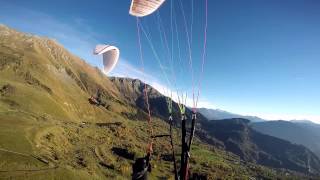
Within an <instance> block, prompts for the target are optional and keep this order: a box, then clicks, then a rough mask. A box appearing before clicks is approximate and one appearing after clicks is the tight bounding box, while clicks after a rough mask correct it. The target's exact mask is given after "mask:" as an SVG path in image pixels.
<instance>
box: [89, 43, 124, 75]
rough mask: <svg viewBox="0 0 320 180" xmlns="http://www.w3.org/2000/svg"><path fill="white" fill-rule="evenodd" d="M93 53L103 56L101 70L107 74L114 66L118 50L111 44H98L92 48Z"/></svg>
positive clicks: (117, 57)
mask: <svg viewBox="0 0 320 180" xmlns="http://www.w3.org/2000/svg"><path fill="white" fill-rule="evenodd" d="M93 54H95V55H101V54H102V56H103V71H104V73H106V74H108V73H109V72H111V71H112V69H113V68H114V67H115V66H116V64H117V62H118V60H119V56H120V50H119V49H118V48H117V47H115V46H111V45H106V44H99V45H97V46H96V48H95V49H94V52H93Z"/></svg>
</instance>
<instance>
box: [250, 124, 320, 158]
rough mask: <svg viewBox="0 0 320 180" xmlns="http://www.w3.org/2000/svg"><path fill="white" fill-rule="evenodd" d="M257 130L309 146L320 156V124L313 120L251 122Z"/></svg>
mask: <svg viewBox="0 0 320 180" xmlns="http://www.w3.org/2000/svg"><path fill="white" fill-rule="evenodd" d="M251 127H252V128H254V129H255V130H257V131H259V132H261V133H264V134H268V135H270V136H274V137H278V138H281V139H285V140H288V141H290V142H292V143H296V144H301V145H304V146H306V147H308V148H309V149H310V150H311V151H313V152H314V153H315V154H316V155H317V156H318V157H319V158H320V125H319V124H315V123H312V122H311V121H265V122H256V123H251Z"/></svg>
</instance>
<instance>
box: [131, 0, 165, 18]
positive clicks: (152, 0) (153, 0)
mask: <svg viewBox="0 0 320 180" xmlns="http://www.w3.org/2000/svg"><path fill="white" fill-rule="evenodd" d="M164 1H165V0H132V1H131V6H130V11H129V13H130V14H131V15H132V16H136V17H143V16H147V15H149V14H152V13H153V12H154V11H156V10H157V9H158V8H159V7H160V6H161V5H162V4H163V3H164Z"/></svg>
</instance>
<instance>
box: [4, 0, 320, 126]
mask: <svg viewBox="0 0 320 180" xmlns="http://www.w3.org/2000/svg"><path fill="white" fill-rule="evenodd" d="M181 2H183V7H184V10H185V15H186V20H187V26H188V29H187V30H188V31H189V34H191V22H192V21H191V19H192V13H191V8H192V6H191V0H181ZM208 4H209V7H208V11H209V13H208V46H207V58H206V64H205V69H204V74H203V79H202V88H201V96H200V102H199V106H206V107H210V108H219V109H223V110H227V111H231V112H234V113H240V114H245V115H257V116H260V117H263V118H267V119H310V120H313V121H317V122H320V111H319V108H320V82H319V79H320V68H319V67H320V59H319V58H320V44H319V42H320V23H319V19H320V11H319V9H320V1H317V0H259V1H257V0H241V1H240V0H223V1H222V0H208ZM129 6H130V1H129V0H95V1H75V0H68V1H62V0H55V1H43V0H28V1H21V0H11V1H4V0H0V23H2V24H5V25H8V26H9V27H12V28H15V29H17V30H19V31H23V32H29V33H33V34H37V35H42V36H47V37H50V38H53V39H56V40H57V41H58V42H59V43H61V44H63V45H64V46H65V47H66V48H67V49H68V50H70V51H71V52H73V53H74V54H76V55H78V56H79V57H81V58H83V59H85V60H86V61H87V62H88V63H90V64H92V65H94V66H98V67H100V68H101V67H102V64H101V59H100V57H95V56H93V55H92V49H93V48H94V46H95V45H96V44H98V43H108V44H113V45H115V46H117V47H119V48H120V51H121V59H120V61H119V64H118V66H117V67H116V69H115V70H114V71H113V72H112V73H113V75H121V76H130V77H135V78H140V79H144V80H145V81H147V82H148V83H150V84H152V85H153V86H156V87H157V88H158V89H159V90H161V89H163V87H167V88H170V89H173V90H175V89H179V90H181V91H187V92H188V94H189V96H190V94H191V91H192V88H191V87H192V80H191V79H192V78H191V75H190V71H189V65H188V51H187V40H186V39H187V38H186V35H185V28H184V21H183V16H182V12H181V10H180V9H179V0H174V1H173V7H174V12H175V16H174V17H175V19H176V21H177V31H178V36H176V34H175V33H173V34H174V35H173V36H171V35H172V32H171V26H170V22H171V21H170V10H171V9H170V8H171V1H169V0H167V2H166V3H165V4H164V5H163V6H162V7H161V9H160V11H159V12H158V13H154V15H152V16H149V17H147V18H144V19H142V20H141V21H142V26H143V28H144V29H145V31H146V33H147V34H148V36H149V37H150V38H151V39H152V42H153V45H154V47H155V49H156V53H157V54H158V56H159V59H160V60H161V62H162V68H163V69H164V72H165V73H166V74H168V78H169V79H170V81H171V85H170V84H169V83H168V82H167V81H166V80H165V78H164V76H163V75H162V70H161V68H160V66H159V63H158V61H157V59H156V58H155V56H154V54H153V53H152V50H151V49H150V46H149V44H148V42H147V39H146V37H145V36H144V35H143V34H141V36H142V46H143V54H144V61H145V71H144V72H142V71H141V63H140V60H139V53H138V44H137V31H136V19H135V18H134V17H131V16H130V15H129V14H128V9H129ZM193 7H194V13H193V19H194V21H193V26H192V45H191V46H192V58H193V66H194V67H193V68H194V71H195V75H194V76H195V81H198V79H199V70H200V67H201V52H202V47H203V30H204V19H205V16H204V0H194V6H193ZM160 21H161V22H162V23H159V22H160ZM159 24H160V31H159V26H158V25H159ZM159 32H162V33H165V34H166V41H167V44H168V46H169V52H168V50H167V49H168V48H167V47H166V43H165V39H164V38H165V36H162V37H161V36H160V35H159ZM177 37H178V39H177ZM161 38H162V40H161ZM172 38H173V41H172ZM177 40H179V42H180V43H179V45H180V57H181V59H179V55H178V54H179V53H178V47H177V45H178V43H177ZM162 42H164V43H162ZM171 47H173V49H171ZM171 50H173V52H174V53H173V61H170V54H171V53H170V52H171ZM180 60H181V61H180ZM171 64H172V66H171ZM172 69H174V72H175V73H174V74H173V73H172V72H173V71H172ZM174 77H175V78H174ZM173 79H176V86H174V85H172V84H174V83H173V82H174V80H173ZM196 84H197V83H196ZM189 100H191V99H190V98H189Z"/></svg>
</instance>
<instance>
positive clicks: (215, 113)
mask: <svg viewBox="0 0 320 180" xmlns="http://www.w3.org/2000/svg"><path fill="white" fill-rule="evenodd" d="M198 111H199V112H200V113H201V114H202V115H204V116H205V117H206V118H208V119H210V120H221V119H231V118H243V119H248V120H250V121H251V122H262V121H266V120H265V119H262V118H259V117H257V116H244V115H240V114H235V113H231V112H228V111H224V110H220V109H207V108H198Z"/></svg>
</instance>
